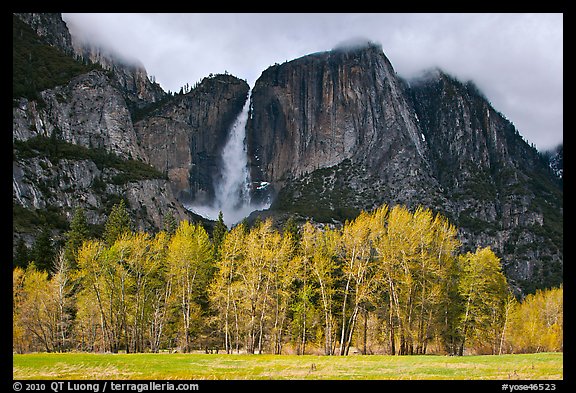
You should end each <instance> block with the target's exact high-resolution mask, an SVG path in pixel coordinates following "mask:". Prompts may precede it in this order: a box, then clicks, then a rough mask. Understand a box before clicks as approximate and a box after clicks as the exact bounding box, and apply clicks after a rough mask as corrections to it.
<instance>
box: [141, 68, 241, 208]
mask: <svg viewBox="0 0 576 393" xmlns="http://www.w3.org/2000/svg"><path fill="white" fill-rule="evenodd" d="M248 90H249V86H248V84H247V83H246V82H245V81H243V80H240V79H238V78H236V77H234V76H231V75H222V74H220V75H216V76H214V77H211V78H204V79H203V80H202V81H201V83H200V84H199V85H198V86H197V87H196V88H194V89H193V90H192V91H190V92H189V93H187V94H184V95H181V96H177V97H175V98H174V99H172V100H170V101H169V102H167V103H166V104H164V105H161V106H160V107H158V108H157V109H155V110H153V111H151V112H150V113H149V114H147V115H146V117H145V118H144V119H142V120H140V121H138V122H136V124H135V128H136V132H137V134H138V139H139V141H140V145H141V147H142V148H143V149H144V150H145V151H146V152H147V154H148V160H149V161H148V162H149V163H150V164H152V165H153V166H154V167H156V168H158V169H160V170H161V171H162V172H164V173H166V174H167V175H168V178H169V179H170V181H171V185H172V189H173V191H174V193H175V194H176V195H177V196H178V198H179V199H180V200H181V201H182V202H187V201H190V200H196V201H198V202H202V201H204V202H206V201H210V200H213V198H214V176H215V175H216V174H218V172H219V171H218V168H220V167H221V166H222V164H221V163H220V162H219V160H220V156H221V152H222V147H223V146H224V144H225V142H226V138H227V136H228V131H229V128H230V126H231V125H232V123H233V122H234V119H235V118H236V116H238V114H239V113H240V111H241V110H242V106H243V105H244V102H246V99H247V96H248Z"/></svg>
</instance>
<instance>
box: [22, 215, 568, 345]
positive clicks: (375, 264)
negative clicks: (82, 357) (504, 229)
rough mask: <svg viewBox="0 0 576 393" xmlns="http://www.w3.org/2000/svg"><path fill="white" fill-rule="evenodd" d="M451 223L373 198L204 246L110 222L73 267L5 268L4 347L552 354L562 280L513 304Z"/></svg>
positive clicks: (558, 336)
mask: <svg viewBox="0 0 576 393" xmlns="http://www.w3.org/2000/svg"><path fill="white" fill-rule="evenodd" d="M456 233H457V230H456V228H455V227H454V226H453V225H451V224H450V223H449V222H448V220H446V218H444V217H442V216H441V215H439V214H433V213H432V212H431V210H429V209H425V208H422V207H419V208H417V209H415V210H414V211H410V210H409V209H407V208H405V207H403V206H394V207H392V208H389V207H388V206H386V205H384V206H382V207H381V208H379V209H377V210H375V211H373V212H370V213H368V212H363V213H361V214H360V215H359V216H358V217H357V218H356V219H354V220H353V221H349V222H346V223H345V224H344V226H343V227H341V228H327V227H320V226H314V225H313V224H312V223H306V224H305V225H303V226H302V228H300V229H299V230H291V231H284V233H281V232H279V231H277V230H275V229H274V227H273V226H272V222H271V221H270V220H266V221H264V222H260V223H259V224H257V225H255V226H254V227H252V228H250V229H249V228H246V227H245V226H244V225H239V226H237V227H235V228H234V229H232V230H231V231H229V232H226V233H225V234H224V236H223V237H222V239H221V242H219V244H217V245H215V243H214V241H213V240H212V239H210V237H209V236H208V234H207V232H206V231H205V230H204V228H203V227H202V226H201V225H199V224H191V223H189V222H188V221H182V222H181V223H180V224H179V225H178V227H177V229H176V230H175V231H174V233H173V234H169V233H166V232H159V233H157V234H155V235H152V234H147V233H134V232H131V231H130V230H125V231H121V232H119V233H118V234H117V235H115V236H112V237H108V238H107V240H108V241H104V240H98V239H91V240H87V241H84V242H83V244H82V246H81V247H80V248H79V249H78V252H77V254H76V261H71V262H75V263H72V264H71V266H73V268H68V267H67V266H65V264H64V262H65V261H66V258H63V257H62V258H59V259H58V260H57V261H55V262H57V263H55V265H54V269H52V270H51V274H52V275H51V276H49V275H48V274H47V273H45V272H39V271H38V270H36V268H35V267H34V265H33V264H32V265H30V266H29V267H28V268H27V269H26V270H23V269H21V268H16V269H14V272H13V289H14V291H13V292H14V308H13V321H14V324H13V330H14V334H13V340H14V341H13V347H14V350H15V351H17V352H30V351H47V352H52V351H67V350H82V351H94V352H103V351H109V352H118V351H126V352H148V351H149V352H159V351H161V350H164V349H169V350H174V349H176V350H179V351H183V352H187V351H193V350H199V349H202V350H205V351H213V350H215V349H220V350H221V351H223V352H227V353H231V352H234V353H240V352H244V353H255V352H258V353H261V352H262V353H274V354H282V353H297V354H306V353H318V354H326V355H348V354H353V353H359V352H362V353H387V354H410V355H412V354H426V353H430V352H434V353H442V354H453V355H458V354H459V355H463V354H469V353H487V354H502V353H509V352H539V351H561V350H562V349H563V347H562V345H563V344H562V329H563V323H562V288H559V289H555V290H551V291H544V292H538V293H536V294H535V295H531V296H528V297H527V298H526V299H525V300H524V302H522V303H521V304H515V303H514V302H515V300H514V299H513V298H511V297H510V292H509V290H508V285H507V282H506V278H505V277H504V275H503V273H502V270H501V265H500V260H499V258H498V257H497V256H496V255H495V254H494V252H492V250H491V249H490V248H489V247H485V248H482V247H479V248H478V249H477V250H476V251H475V252H474V253H470V252H469V253H466V254H463V255H458V253H457V250H458V246H459V242H458V240H457V237H456ZM215 248H216V249H217V250H216V251H217V252H215ZM60 255H62V256H63V255H64V254H63V253H61V254H60ZM58 262H60V263H58Z"/></svg>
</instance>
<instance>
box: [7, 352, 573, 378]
mask: <svg viewBox="0 0 576 393" xmlns="http://www.w3.org/2000/svg"><path fill="white" fill-rule="evenodd" d="M12 370H13V377H14V379H95V380H96V379H157V380H166V379H175V380H198V379H229V380H241V379H330V380H334V379H378V380H390V379H499V380H509V379H514V380H517V379H525V380H535V379H557V380H560V379H562V378H563V354H562V353H539V354H527V355H501V356H464V357H448V356H432V355H427V356H384V355H372V356H348V357H338V356H313V355H306V356H296V355H225V354H219V355H216V354H213V355H206V354H128V355H126V354H88V353H65V354H45V353H41V354H26V355H14V356H13V368H12Z"/></svg>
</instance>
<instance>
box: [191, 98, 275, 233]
mask: <svg viewBox="0 0 576 393" xmlns="http://www.w3.org/2000/svg"><path fill="white" fill-rule="evenodd" d="M249 109H250V94H248V99H247V100H246V103H245V104H244V107H243V108H242V112H240V114H239V115H238V117H237V118H236V120H235V121H234V123H233V124H232V127H231V128H230V131H229V134H228V139H227V141H226V144H225V145H224V148H223V149H222V155H221V161H222V165H221V172H220V173H219V174H217V175H216V177H215V179H214V193H215V199H214V201H213V202H212V203H211V204H208V205H202V204H196V203H194V202H192V203H191V204H189V205H185V206H184V207H185V208H186V209H188V210H190V211H192V212H194V213H196V214H198V215H200V216H202V217H204V218H208V219H210V220H217V219H218V214H219V213H220V212H222V214H223V218H224V223H225V224H226V226H228V228H230V227H232V226H233V225H234V224H237V223H238V222H240V221H242V220H243V219H244V218H246V217H248V216H249V215H250V213H252V212H253V211H255V210H262V209H267V208H269V207H270V204H269V203H267V204H252V203H251V200H250V184H251V181H250V171H249V170H248V153H247V150H246V123H247V122H248V114H249Z"/></svg>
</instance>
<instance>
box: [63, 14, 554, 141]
mask: <svg viewBox="0 0 576 393" xmlns="http://www.w3.org/2000/svg"><path fill="white" fill-rule="evenodd" d="M63 19H64V20H65V21H66V22H67V24H68V26H69V28H70V30H71V33H72V34H73V35H77V36H80V35H82V36H84V37H89V38H90V39H91V40H93V41H95V43H97V44H99V45H102V46H105V47H108V48H110V49H112V50H114V51H117V52H119V53H122V54H123V55H125V56H126V57H128V58H132V59H137V60H138V61H140V63H142V65H143V66H144V67H145V68H146V70H147V72H148V74H149V75H153V76H154V77H155V78H156V81H157V82H158V83H160V85H161V86H162V88H163V89H164V90H166V91H168V90H171V91H173V92H174V91H176V92H177V91H179V90H180V87H182V86H183V85H185V84H186V83H188V84H189V85H193V84H194V83H195V82H197V81H200V80H201V79H202V78H203V77H205V76H208V75H209V74H210V73H213V74H216V73H223V72H225V71H227V72H228V73H230V74H232V75H235V76H237V77H239V78H242V79H245V80H246V81H247V82H248V83H249V84H250V86H254V82H255V81H256V79H257V78H258V77H259V76H260V74H261V73H262V71H264V70H265V69H266V68H268V67H269V66H270V65H273V64H274V63H282V62H284V61H286V60H292V59H295V58H298V57H301V56H304V55H307V54H310V53H314V52H320V51H326V50H330V49H332V48H334V47H335V46H337V45H338V44H339V43H341V42H342V41H347V40H350V39H356V38H365V39H368V40H371V41H374V42H376V43H379V44H381V45H382V49H383V51H384V53H385V54H386V56H387V57H388V59H389V60H390V62H391V63H392V65H393V67H394V69H395V70H396V72H397V73H398V74H399V75H400V76H402V77H408V78H409V77H410V76H413V75H415V74H417V73H419V72H421V71H422V70H424V69H427V68H430V67H434V66H438V67H440V68H441V69H443V70H444V71H445V72H447V73H449V74H451V75H453V76H455V77H457V78H458V79H460V80H462V81H465V80H468V79H471V80H473V81H474V82H475V83H476V85H477V86H478V87H479V88H480V90H482V92H483V93H484V94H485V95H486V97H488V99H489V100H490V101H491V103H492V105H493V106H494V108H495V109H496V110H498V111H500V112H501V113H503V114H504V115H505V116H506V117H507V118H508V119H509V120H511V121H512V122H513V123H514V124H515V126H516V128H517V129H518V131H519V132H520V134H521V135H522V136H524V138H525V139H526V140H527V141H528V142H529V143H533V144H535V145H536V147H537V148H538V149H539V150H545V149H549V148H552V147H555V146H556V145H557V144H559V143H561V142H562V141H563V56H564V54H563V15H562V14H511V13H505V14H437V13H434V14H398V13H394V14H378V13H376V14H356V13H326V14H324V13H314V14H302V13H296V14H284V13H277V14H264V13H262V14H260V13H258V14H250V13H245V14H205V13H203V14H63Z"/></svg>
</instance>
